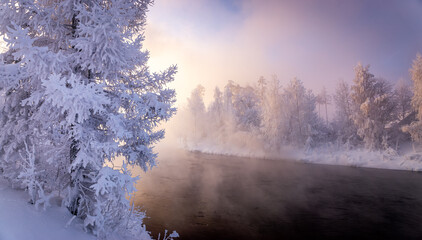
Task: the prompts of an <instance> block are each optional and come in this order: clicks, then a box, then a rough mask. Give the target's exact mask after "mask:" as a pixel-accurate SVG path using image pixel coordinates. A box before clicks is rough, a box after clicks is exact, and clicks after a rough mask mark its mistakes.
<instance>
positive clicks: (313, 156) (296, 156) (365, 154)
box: [183, 142, 422, 171]
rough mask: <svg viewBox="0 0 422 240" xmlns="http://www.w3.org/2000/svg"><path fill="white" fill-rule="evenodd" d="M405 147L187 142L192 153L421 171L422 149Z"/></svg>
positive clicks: (186, 147)
mask: <svg viewBox="0 0 422 240" xmlns="http://www.w3.org/2000/svg"><path fill="white" fill-rule="evenodd" d="M405 146H406V147H405V148H404V149H403V150H402V151H395V150H394V149H391V148H390V149H388V150H385V151H371V150H366V149H360V148H355V149H345V148H339V147H336V146H326V147H319V148H312V149H306V150H305V149H300V148H295V147H292V146H283V148H280V149H279V150H278V151H277V152H269V151H264V150H262V149H261V148H242V146H235V147H230V146H228V145H227V146H224V145H208V144H206V143H200V142H199V143H198V142H197V143H190V144H185V145H184V147H183V148H184V149H185V150H187V151H190V152H201V153H206V154H216V155H224V156H237V157H248V158H265V159H267V158H270V159H292V160H295V161H300V162H306V163H313V164H327V165H341V166H352V167H365V168H378V169H390V170H406V171H422V150H420V149H417V150H414V149H412V148H411V147H409V146H408V144H407V145H405Z"/></svg>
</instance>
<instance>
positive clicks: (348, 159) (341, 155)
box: [299, 148, 422, 171]
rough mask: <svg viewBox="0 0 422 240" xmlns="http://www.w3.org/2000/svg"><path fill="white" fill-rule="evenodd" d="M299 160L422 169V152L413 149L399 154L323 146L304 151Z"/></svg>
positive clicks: (399, 168)
mask: <svg viewBox="0 0 422 240" xmlns="http://www.w3.org/2000/svg"><path fill="white" fill-rule="evenodd" d="M299 160H301V161H304V162H309V163H316V164H330V165H345V166H354V167H368V168H380V169H394V170H409V171H422V152H412V151H409V152H406V153H402V154H398V153H397V152H395V151H394V150H391V151H369V150H365V149H353V150H335V149H330V148H322V149H316V150H312V151H308V152H307V153H303V155H302V156H301V157H300V158H299Z"/></svg>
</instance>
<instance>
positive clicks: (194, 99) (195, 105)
mask: <svg viewBox="0 0 422 240" xmlns="http://www.w3.org/2000/svg"><path fill="white" fill-rule="evenodd" d="M204 93H205V88H204V87H203V86H202V85H198V86H197V87H196V88H195V89H194V90H192V92H191V95H190V98H188V109H189V113H190V114H191V115H192V121H193V137H194V139H195V140H196V139H197V138H198V137H202V132H203V131H202V130H203V128H202V124H203V120H204V119H205V104H204Z"/></svg>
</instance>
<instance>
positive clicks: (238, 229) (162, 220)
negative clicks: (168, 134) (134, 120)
mask: <svg viewBox="0 0 422 240" xmlns="http://www.w3.org/2000/svg"><path fill="white" fill-rule="evenodd" d="M158 160H159V162H160V164H159V166H158V167H156V168H154V169H153V170H151V171H149V172H147V173H145V174H142V175H141V180H140V182H139V183H138V186H137V188H138V192H137V194H136V198H135V202H136V204H137V205H141V206H143V209H144V210H145V211H146V212H147V216H148V217H149V218H148V219H145V221H144V222H145V224H146V226H147V230H149V231H151V232H152V234H153V236H154V237H157V235H158V233H163V232H164V229H168V230H169V231H173V230H176V231H177V232H178V233H179V234H180V236H181V237H180V239H182V240H185V239H205V240H206V239H219V240H220V239H266V240H268V239H310V238H311V239H312V238H313V239H317V238H318V239H422V174H420V173H415V172H407V171H392V170H380V169H368V168H355V167H344V166H329V165H315V164H306V163H300V162H295V161H288V160H271V159H254V158H239V157H227V156H218V155H207V154H200V153H189V152H183V151H180V150H174V151H169V152H161V153H160V157H159V158H158Z"/></svg>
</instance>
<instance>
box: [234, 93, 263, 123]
mask: <svg viewBox="0 0 422 240" xmlns="http://www.w3.org/2000/svg"><path fill="white" fill-rule="evenodd" d="M233 108H234V115H235V118H236V125H237V127H238V128H239V129H241V130H244V131H251V130H252V129H258V128H259V126H260V125H261V119H260V117H261V113H260V109H259V97H258V96H257V95H256V94H255V90H254V89H253V88H252V87H244V88H239V91H238V92H237V94H236V95H235V97H234V102H233Z"/></svg>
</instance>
